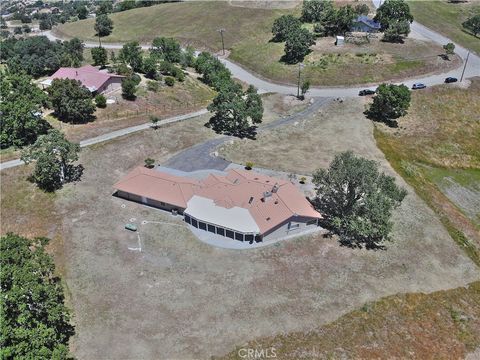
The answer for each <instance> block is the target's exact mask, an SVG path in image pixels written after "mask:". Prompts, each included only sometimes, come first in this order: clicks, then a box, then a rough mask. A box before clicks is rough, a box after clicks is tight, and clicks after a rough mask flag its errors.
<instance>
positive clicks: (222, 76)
mask: <svg viewBox="0 0 480 360" xmlns="http://www.w3.org/2000/svg"><path fill="white" fill-rule="evenodd" d="M195 70H196V71H197V72H198V73H200V74H202V78H203V81H204V82H205V84H207V85H209V86H211V87H212V88H214V89H215V90H219V89H220V88H221V87H222V86H223V85H225V84H227V83H230V82H231V81H232V80H231V76H232V74H231V73H230V70H228V69H227V68H226V67H225V65H223V64H222V62H221V61H220V60H219V59H217V58H216V57H214V56H213V55H212V54H210V53H208V52H202V53H201V54H200V55H198V57H197V59H196V61H195Z"/></svg>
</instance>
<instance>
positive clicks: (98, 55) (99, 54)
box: [90, 47, 108, 67]
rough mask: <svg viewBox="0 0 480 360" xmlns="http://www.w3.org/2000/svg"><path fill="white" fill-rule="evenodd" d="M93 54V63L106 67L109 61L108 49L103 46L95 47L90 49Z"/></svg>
mask: <svg viewBox="0 0 480 360" xmlns="http://www.w3.org/2000/svg"><path fill="white" fill-rule="evenodd" d="M90 53H91V54H92V59H93V65H95V66H101V67H105V65H107V63H108V54H107V49H105V48H103V47H94V48H91V49H90Z"/></svg>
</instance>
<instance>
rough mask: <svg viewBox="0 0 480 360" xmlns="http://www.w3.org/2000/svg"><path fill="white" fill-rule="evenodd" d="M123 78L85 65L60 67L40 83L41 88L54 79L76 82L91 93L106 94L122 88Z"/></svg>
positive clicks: (48, 84)
mask: <svg viewBox="0 0 480 360" xmlns="http://www.w3.org/2000/svg"><path fill="white" fill-rule="evenodd" d="M123 78H124V76H121V75H115V74H110V73H107V72H103V71H100V70H98V69H97V68H96V67H94V66H91V65H85V66H82V67H79V68H71V67H62V68H60V69H58V70H57V71H56V72H55V74H53V75H52V76H50V77H49V78H47V79H45V80H43V81H42V82H40V84H41V85H43V87H44V88H45V87H48V86H50V85H51V84H52V81H53V80H54V79H71V80H78V81H80V82H81V83H82V85H83V86H85V87H86V88H87V89H88V90H90V92H91V93H95V94H106V93H109V92H111V91H113V90H116V89H119V88H120V87H121V86H122V79H123Z"/></svg>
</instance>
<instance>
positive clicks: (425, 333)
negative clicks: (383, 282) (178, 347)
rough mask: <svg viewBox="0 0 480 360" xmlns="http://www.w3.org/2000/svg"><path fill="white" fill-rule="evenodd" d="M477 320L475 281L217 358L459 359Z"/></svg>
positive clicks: (397, 299)
mask: <svg viewBox="0 0 480 360" xmlns="http://www.w3.org/2000/svg"><path fill="white" fill-rule="evenodd" d="M479 319H480V282H478V281H477V282H475V283H472V284H469V285H468V286H467V287H460V288H457V289H453V290H447V291H438V292H435V293H432V294H422V293H416V294H402V295H395V296H390V297H387V298H384V299H381V300H379V301H375V302H372V303H367V304H365V305H364V306H362V307H361V308H360V309H358V310H355V311H352V312H350V313H348V314H346V315H344V316H342V317H341V318H339V319H338V320H336V321H334V322H332V323H330V324H328V325H325V326H322V327H319V328H317V329H315V330H314V331H311V332H309V333H289V334H284V335H277V336H274V337H269V338H263V339H255V340H254V341H251V342H249V343H246V344H244V345H239V346H238V347H237V348H236V349H235V350H234V351H232V352H231V353H229V354H228V355H226V356H224V357H221V358H222V359H242V355H244V354H245V350H244V349H257V351H258V352H261V351H262V350H263V351H264V352H265V351H266V350H267V349H270V351H271V349H275V354H276V358H278V359H339V358H347V359H372V358H375V359H385V358H401V359H403V358H405V359H446V358H449V359H463V358H465V357H466V356H468V355H469V354H472V353H473V352H474V351H475V350H476V349H477V347H478V346H479V345H480V321H479ZM241 349H243V351H242V350H241ZM474 358H475V356H474V355H473V354H472V359H474Z"/></svg>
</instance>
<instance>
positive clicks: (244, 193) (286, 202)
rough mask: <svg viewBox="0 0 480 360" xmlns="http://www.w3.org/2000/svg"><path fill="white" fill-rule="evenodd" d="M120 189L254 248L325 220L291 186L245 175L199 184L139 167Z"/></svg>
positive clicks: (253, 174) (209, 179)
mask: <svg viewBox="0 0 480 360" xmlns="http://www.w3.org/2000/svg"><path fill="white" fill-rule="evenodd" d="M114 188H115V189H116V195H117V196H119V197H122V198H125V199H128V200H132V201H136V202H139V203H143V204H146V205H150V206H153V207H156V208H160V209H164V210H167V211H173V212H174V213H178V214H182V215H183V218H184V221H185V222H186V223H188V224H190V225H191V226H193V227H195V228H197V229H199V230H203V231H206V232H211V233H214V234H216V235H220V236H223V237H225V238H230V239H234V240H239V241H248V242H250V243H252V242H253V241H256V242H259V241H264V240H272V239H279V238H283V237H286V236H290V235H295V234H296V233H301V232H303V231H304V230H307V229H313V228H315V227H317V226H318V221H319V219H321V218H322V215H321V214H320V213H319V212H318V211H316V210H315V209H314V208H313V206H312V204H311V203H310V202H309V201H308V200H307V199H306V197H305V196H304V195H303V194H302V193H301V192H300V191H299V189H297V187H296V186H295V185H293V184H292V183H291V182H289V181H286V180H281V179H276V178H273V177H270V176H266V175H263V174H259V173H257V172H253V171H247V170H242V169H231V170H229V171H228V172H226V173H225V175H220V174H217V173H210V174H209V175H208V176H207V177H205V178H203V179H196V178H192V177H187V176H177V175H172V174H169V173H166V172H163V171H158V170H156V169H146V168H144V167H137V168H136V169H134V170H133V171H132V172H130V173H129V174H127V175H126V176H125V177H124V178H123V179H121V180H120V181H119V182H117V183H116V184H115V185H114Z"/></svg>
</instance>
